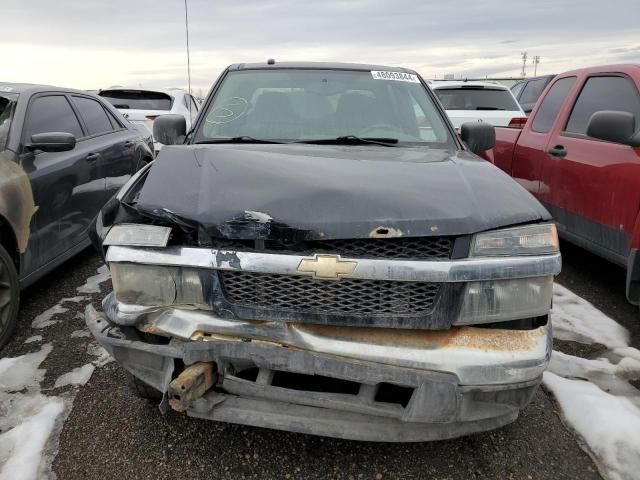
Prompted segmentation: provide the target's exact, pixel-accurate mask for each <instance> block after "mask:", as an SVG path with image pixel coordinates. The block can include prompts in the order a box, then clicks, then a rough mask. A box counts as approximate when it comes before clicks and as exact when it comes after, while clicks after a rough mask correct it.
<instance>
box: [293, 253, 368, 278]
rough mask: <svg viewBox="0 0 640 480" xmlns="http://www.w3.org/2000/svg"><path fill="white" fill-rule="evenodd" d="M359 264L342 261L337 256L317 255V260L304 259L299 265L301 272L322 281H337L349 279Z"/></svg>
mask: <svg viewBox="0 0 640 480" xmlns="http://www.w3.org/2000/svg"><path fill="white" fill-rule="evenodd" d="M356 265H358V262H350V261H346V260H340V257H339V256H337V255H316V256H315V258H303V259H302V260H300V264H299V265H298V271H299V272H307V273H313V276H314V277H315V278H319V279H321V280H337V279H338V278H340V277H348V276H349V275H351V274H352V273H353V271H354V270H355V269H356Z"/></svg>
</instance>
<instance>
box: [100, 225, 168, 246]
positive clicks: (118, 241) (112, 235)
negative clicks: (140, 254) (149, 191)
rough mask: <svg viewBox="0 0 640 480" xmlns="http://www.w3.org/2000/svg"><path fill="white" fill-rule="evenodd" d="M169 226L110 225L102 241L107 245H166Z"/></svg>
mask: <svg viewBox="0 0 640 480" xmlns="http://www.w3.org/2000/svg"><path fill="white" fill-rule="evenodd" d="M170 234H171V227H161V226H158V225H140V224H135V223H121V224H119V225H115V226H113V227H111V230H109V233H107V236H106V237H105V239H104V241H103V242H102V245H103V246H107V245H127V246H134V247H166V246H167V242H168V241H169V235H170Z"/></svg>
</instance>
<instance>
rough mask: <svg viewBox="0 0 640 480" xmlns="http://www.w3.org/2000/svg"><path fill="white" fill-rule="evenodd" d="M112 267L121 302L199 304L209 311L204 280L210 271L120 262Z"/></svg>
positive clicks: (147, 304) (117, 295) (153, 304)
mask: <svg viewBox="0 0 640 480" xmlns="http://www.w3.org/2000/svg"><path fill="white" fill-rule="evenodd" d="M109 267H110V268H111V277H112V280H113V291H114V292H115V295H116V299H117V300H118V301H119V302H122V303H125V304H130V305H146V306H169V305H197V306H199V307H205V308H207V304H206V302H205V300H204V296H203V293H202V280H201V277H202V276H203V275H206V274H207V271H201V270H198V269H195V268H183V267H162V266H157V265H140V264H132V263H118V262H112V263H111V264H110V265H109ZM209 274H210V272H209Z"/></svg>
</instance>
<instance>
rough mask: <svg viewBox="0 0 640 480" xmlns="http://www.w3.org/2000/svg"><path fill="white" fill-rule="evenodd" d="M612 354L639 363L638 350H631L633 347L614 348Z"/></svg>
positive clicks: (639, 354) (639, 355) (639, 352)
mask: <svg viewBox="0 0 640 480" xmlns="http://www.w3.org/2000/svg"><path fill="white" fill-rule="evenodd" d="M613 353H614V354H615V355H618V356H620V357H628V358H633V359H635V360H638V361H640V350H638V349H637V348H633V347H620V348H614V349H613Z"/></svg>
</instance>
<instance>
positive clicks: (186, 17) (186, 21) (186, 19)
mask: <svg viewBox="0 0 640 480" xmlns="http://www.w3.org/2000/svg"><path fill="white" fill-rule="evenodd" d="M184 29H185V31H186V34H187V79H188V81H189V95H191V56H190V55H189V9H188V7H187V0H184ZM189 111H191V110H189Z"/></svg>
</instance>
